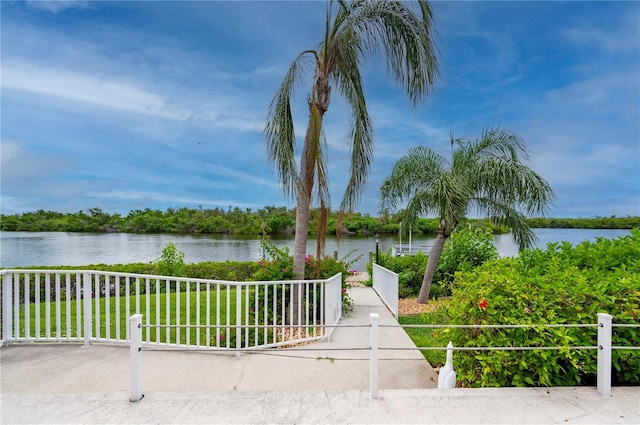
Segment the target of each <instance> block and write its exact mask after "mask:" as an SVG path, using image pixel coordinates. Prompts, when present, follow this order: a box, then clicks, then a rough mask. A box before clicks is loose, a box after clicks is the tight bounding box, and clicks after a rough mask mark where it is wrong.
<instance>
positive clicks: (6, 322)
mask: <svg viewBox="0 0 640 425" xmlns="http://www.w3.org/2000/svg"><path fill="white" fill-rule="evenodd" d="M11 285H13V274H12V273H8V272H2V345H4V344H9V343H10V342H11V325H12V322H11V301H12V298H13V297H12V296H11Z"/></svg>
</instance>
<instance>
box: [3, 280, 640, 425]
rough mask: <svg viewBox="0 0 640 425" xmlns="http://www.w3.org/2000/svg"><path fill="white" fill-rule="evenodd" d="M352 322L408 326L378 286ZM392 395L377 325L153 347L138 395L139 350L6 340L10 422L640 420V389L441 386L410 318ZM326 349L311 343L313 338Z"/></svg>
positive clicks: (6, 415) (366, 294)
mask: <svg viewBox="0 0 640 425" xmlns="http://www.w3.org/2000/svg"><path fill="white" fill-rule="evenodd" d="M349 293H350V295H351V297H352V298H353V300H354V304H355V307H354V310H353V312H351V313H350V314H349V315H348V316H346V317H345V318H343V320H342V321H341V322H340V324H341V325H362V324H365V325H366V324H368V323H369V314H370V313H372V312H375V313H378V314H379V315H380V323H381V324H397V322H396V321H395V319H394V318H393V316H392V315H391V313H389V311H388V310H387V309H386V307H384V305H383V304H382V302H381V301H380V299H379V298H378V297H377V295H376V294H375V292H374V291H373V290H372V289H371V288H365V287H354V288H350V289H349ZM380 345H381V347H406V348H407V350H403V351H395V350H394V351H381V352H380V358H381V361H380V380H379V386H380V388H381V391H380V394H379V395H380V398H379V399H378V400H371V399H370V397H369V391H368V388H369V361H368V357H369V352H368V350H358V348H365V349H366V348H368V347H369V329H367V328H337V329H336V330H335V332H334V334H333V336H332V338H331V340H330V341H327V342H319V343H314V344H311V345H306V346H301V347H298V348H292V349H287V350H275V351H270V352H268V353H264V354H262V353H259V354H242V355H241V356H239V357H237V356H235V355H234V354H220V353H213V352H175V351H174V352H168V351H147V350H145V351H143V353H142V358H143V361H142V363H143V385H142V386H143V392H144V394H145V397H144V399H143V400H141V401H140V402H137V403H130V402H129V401H128V400H129V388H130V387H129V385H130V374H129V349H128V347H125V346H108V345H99V344H95V345H92V346H89V347H82V346H76V345H59V344H56V345H39V344H38V345H36V344H32V345H15V346H8V347H4V348H2V349H1V350H0V365H1V367H2V369H1V373H2V375H1V380H0V383H1V387H0V390H1V391H0V392H1V398H0V410H1V413H0V422H1V423H2V424H8V423H16V424H18V423H82V424H92V423H93V424H98V423H544V424H553V423H634V424H638V423H640V388H614V389H613V397H602V396H600V395H599V394H598V393H597V392H596V391H595V389H593V388H590V387H579V388H550V389H543V388H534V389H526V388H517V389H516V388H501V389H452V390H437V389H435V388H434V387H436V386H437V385H436V383H437V374H436V373H435V372H434V371H433V369H432V368H431V366H430V365H429V364H428V362H426V361H425V360H424V358H423V357H422V355H421V354H420V353H419V352H418V351H417V350H415V345H414V344H413V342H412V341H411V339H410V338H409V337H408V336H407V335H406V333H405V332H404V331H403V330H402V329H400V328H381V329H380ZM311 347H312V348H314V349H319V350H320V351H305V349H306V348H311Z"/></svg>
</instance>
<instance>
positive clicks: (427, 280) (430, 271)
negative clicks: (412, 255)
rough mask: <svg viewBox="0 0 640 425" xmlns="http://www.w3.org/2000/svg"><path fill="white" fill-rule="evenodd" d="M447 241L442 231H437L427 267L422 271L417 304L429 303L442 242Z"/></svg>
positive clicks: (442, 245)
mask: <svg viewBox="0 0 640 425" xmlns="http://www.w3.org/2000/svg"><path fill="white" fill-rule="evenodd" d="M446 240H447V236H446V235H445V232H444V231H443V230H439V231H438V237H437V238H436V241H435V242H434V243H433V246H432V247H431V252H429V259H428V260H427V267H426V268H425V270H424V277H423V278H422V286H421V287H420V294H419V295H418V303H420V304H426V303H427V302H428V301H429V292H430V291H431V282H433V275H434V274H435V273H436V268H437V267H438V261H439V260H440V256H441V255H442V248H443V247H444V242H445V241H446Z"/></svg>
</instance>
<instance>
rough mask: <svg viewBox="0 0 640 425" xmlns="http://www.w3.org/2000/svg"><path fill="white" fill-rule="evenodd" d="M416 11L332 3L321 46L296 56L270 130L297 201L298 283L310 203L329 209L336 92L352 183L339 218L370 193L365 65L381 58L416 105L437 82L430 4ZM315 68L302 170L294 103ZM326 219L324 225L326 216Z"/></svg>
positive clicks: (276, 160)
mask: <svg viewBox="0 0 640 425" xmlns="http://www.w3.org/2000/svg"><path fill="white" fill-rule="evenodd" d="M412 3H413V2H412ZM413 4H417V6H418V9H419V11H418V12H417V13H416V12H414V11H413V10H412V9H411V8H410V7H408V6H407V5H405V4H403V3H402V2H398V1H389V0H380V1H364V0H356V1H349V2H347V1H341V0H339V1H336V2H334V1H330V2H329V3H328V4H327V18H326V24H325V32H324V38H323V39H322V42H321V43H320V44H319V46H318V47H317V48H316V49H313V50H305V51H303V52H302V53H300V54H299V55H298V57H296V59H295V60H294V61H293V63H292V64H291V65H290V67H289V70H288V72H287V73H286V75H285V77H284V80H283V82H282V85H281V86H280V88H279V90H278V91H277V92H276V94H275V96H274V98H273V100H272V102H271V105H270V107H269V114H268V118H267V124H266V128H265V135H266V139H267V153H268V159H269V162H270V163H271V165H272V166H274V168H275V169H276V170H277V172H278V177H279V179H280V181H281V182H282V184H283V186H284V191H285V194H286V195H287V196H291V197H295V198H296V200H297V208H296V229H295V241H294V254H293V256H294V276H295V277H296V278H303V277H304V267H305V261H304V257H305V250H306V244H307V231H308V221H309V214H310V207H311V201H312V198H313V197H314V196H316V197H317V198H316V199H317V200H318V202H319V204H320V207H321V209H322V210H323V211H326V209H328V208H330V199H329V188H328V180H327V173H326V160H325V156H324V155H325V149H326V141H325V140H324V134H323V127H322V124H323V117H324V114H325V113H326V111H327V109H328V108H329V102H330V99H331V94H332V89H333V88H335V89H337V93H338V94H339V95H340V96H342V97H343V98H344V99H345V100H346V102H347V105H348V107H349V109H350V115H351V117H350V118H351V119H350V140H349V143H350V150H351V166H350V177H349V182H348V184H347V188H346V190H345V194H344V197H343V199H342V203H341V206H340V210H341V211H350V210H352V209H353V207H354V206H355V204H356V203H357V202H358V200H359V197H360V195H361V194H362V191H363V190H364V184H365V182H366V179H367V177H368V175H369V172H370V170H371V162H372V157H373V130H372V125H371V119H370V118H369V114H368V112H367V107H366V103H365V97H364V90H363V85H362V79H361V74H360V68H359V66H360V64H361V62H362V60H363V59H364V58H366V57H367V56H369V55H376V54H379V53H383V54H384V56H385V57H386V62H387V68H388V71H389V73H390V74H392V75H393V76H394V78H395V80H396V82H397V83H399V84H400V85H401V86H402V87H403V88H404V90H405V91H406V92H407V95H408V96H409V99H410V100H411V101H412V102H413V105H414V106H415V105H416V104H417V103H418V101H420V100H422V99H423V98H424V97H425V96H426V95H427V94H428V92H429V90H430V89H431V87H432V86H433V83H434V81H435V79H436V78H437V75H438V66H437V61H436V56H435V54H436V46H435V43H434V40H433V37H432V33H433V27H432V20H433V14H432V10H431V7H430V6H429V4H428V3H427V2H426V1H418V2H415V3H413ZM309 65H312V67H311V66H309ZM310 68H312V69H313V71H314V74H313V80H312V85H311V93H310V94H309V96H308V98H307V102H308V106H309V118H308V124H307V130H306V134H305V138H304V144H303V145H302V151H301V157H300V166H299V167H298V166H297V164H296V160H295V155H296V152H295V150H296V140H295V134H294V126H293V115H292V108H291V98H292V96H293V94H294V89H295V88H296V86H297V85H299V84H300V82H301V80H302V79H303V78H305V77H307V76H308V73H307V72H308V71H310ZM323 216H324V217H325V218H326V214H323ZM318 237H319V238H321V237H324V234H323V235H318Z"/></svg>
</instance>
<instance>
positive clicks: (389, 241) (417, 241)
mask: <svg viewBox="0 0 640 425" xmlns="http://www.w3.org/2000/svg"><path fill="white" fill-rule="evenodd" d="M534 231H535V233H536V235H537V236H538V239H539V240H540V241H539V244H538V246H540V247H545V246H546V244H547V243H549V242H561V241H568V242H570V243H573V244H576V243H579V242H582V241H584V240H591V241H593V240H595V238H596V237H605V238H616V237H619V236H624V235H628V234H629V231H628V230H588V229H534ZM167 242H173V243H174V244H175V245H176V247H177V248H178V250H180V251H182V252H184V253H185V262H187V263H197V262H201V261H225V260H236V261H258V260H260V259H261V258H262V249H261V246H260V240H259V239H255V238H253V239H252V238H239V237H237V236H229V235H215V236H191V235H189V236H185V235H137V234H130V233H108V234H94V233H61V232H35V233H30V232H0V267H2V268H11V267H20V266H55V265H69V266H81V265H86V264H98V263H104V264H118V263H134V262H143V263H144V262H151V261H154V260H156V259H158V257H160V254H161V253H162V248H164V246H165V245H166V244H167ZM274 242H275V243H276V245H278V246H280V247H284V246H288V247H289V249H290V250H291V252H293V239H292V238H289V239H279V240H275V241H274ZM408 242H409V240H408V238H403V240H402V244H403V247H404V248H405V249H406V248H407V246H408ZM315 243H316V241H315V240H309V243H308V246H307V252H309V253H315ZM411 243H412V248H413V249H414V250H416V249H421V250H424V251H428V250H429V247H430V246H431V244H432V243H433V239H432V238H424V237H413V238H412V241H411ZM495 244H496V247H497V248H498V252H499V253H500V255H501V256H514V255H517V253H518V250H517V247H516V246H515V245H514V244H513V242H512V240H511V235H508V234H507V235H499V236H497V237H496V238H495ZM397 245H398V239H397V238H391V237H381V238H380V245H379V248H380V251H381V252H384V251H387V250H388V249H390V248H391V247H392V246H397ZM334 251H338V257H339V258H341V259H342V258H344V257H346V258H347V259H348V260H353V259H355V258H356V257H358V256H360V255H361V254H362V257H361V258H360V259H359V260H358V261H357V262H355V263H354V264H353V266H352V268H355V269H358V270H364V269H365V262H366V261H368V259H369V252H374V251H375V241H374V239H373V237H366V238H365V237H353V236H352V237H344V238H342V239H341V241H340V244H338V243H337V241H336V239H335V238H328V239H327V243H326V252H327V254H328V255H330V254H331V253H333V252H334Z"/></svg>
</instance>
